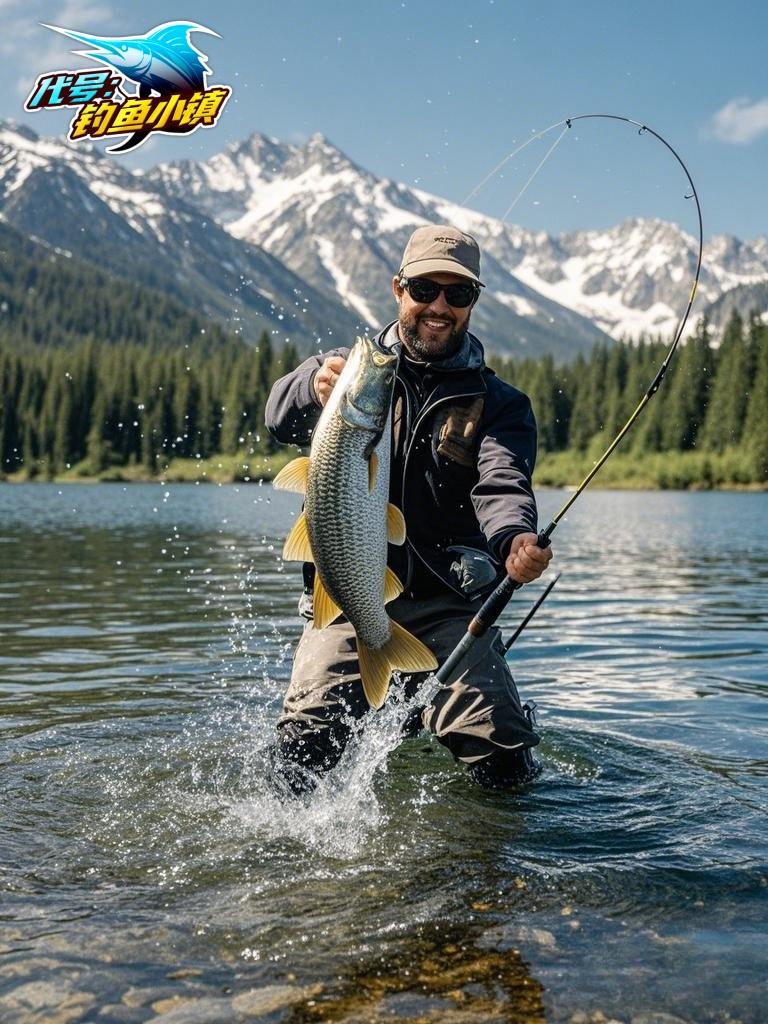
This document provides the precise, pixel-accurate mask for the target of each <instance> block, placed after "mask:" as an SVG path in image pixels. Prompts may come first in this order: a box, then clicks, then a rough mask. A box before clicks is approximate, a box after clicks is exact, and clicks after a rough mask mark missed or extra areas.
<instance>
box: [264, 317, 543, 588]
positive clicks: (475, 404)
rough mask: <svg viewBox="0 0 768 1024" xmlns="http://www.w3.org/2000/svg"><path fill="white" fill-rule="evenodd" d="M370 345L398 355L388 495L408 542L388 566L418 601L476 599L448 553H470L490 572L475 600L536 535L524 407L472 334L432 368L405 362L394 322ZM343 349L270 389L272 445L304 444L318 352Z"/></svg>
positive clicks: (311, 422) (530, 425)
mask: <svg viewBox="0 0 768 1024" xmlns="http://www.w3.org/2000/svg"><path fill="white" fill-rule="evenodd" d="M377 341H378V342H379V343H380V344H383V345H384V346H385V347H392V348H395V347H397V348H399V349H400V356H401V358H400V361H399V365H398V371H397V377H396V382H395V395H394V402H393V448H392V466H391V471H390V499H391V500H392V501H393V502H394V503H395V504H396V505H397V506H398V507H399V508H400V509H402V512H403V515H404V516H405V523H406V531H407V536H408V540H407V542H406V545H405V548H404V549H398V548H395V547H393V546H391V545H390V548H389V554H390V556H391V557H390V560H389V561H390V565H391V566H392V567H393V568H394V570H395V572H397V573H398V575H399V576H400V577H401V579H402V581H403V583H404V585H405V594H406V596H412V597H417V598H418V597H425V596H429V595H430V594H431V593H438V592H440V591H441V590H444V588H445V587H449V588H450V589H451V590H453V591H455V592H456V593H458V594H461V596H463V597H467V596H477V593H478V588H477V587H475V588H474V592H473V588H472V587H471V586H469V585H468V583H467V578H466V574H464V582H463V584H462V559H461V557H460V556H459V555H457V552H456V550H449V549H455V548H457V547H458V548H467V549H473V550H474V551H475V552H477V554H478V556H480V558H484V559H485V560H486V563H488V564H490V567H491V568H492V570H493V571H492V573H491V582H490V584H488V577H486V580H485V584H486V585H484V586H483V587H482V588H481V590H482V593H483V594H484V593H486V592H487V591H488V590H489V589H490V586H492V585H493V580H494V579H495V578H496V577H497V576H498V574H499V573H501V572H502V570H503V563H504V560H505V558H506V556H507V553H508V551H509V545H510V543H511V541H512V538H513V537H515V536H516V535H517V534H518V533H526V532H535V531H536V502H535V500H534V496H533V488H532V485H531V476H532V473H533V467H534V463H535V460H536V421H535V419H534V417H533V412H532V410H531V403H530V401H529V400H528V398H527V396H526V395H524V394H523V393H522V392H521V391H518V390H517V388H513V387H512V386H511V385H510V384H507V383H506V382H505V381H503V380H501V379H500V378H499V377H497V376H496V374H495V373H494V372H493V370H490V369H489V368H488V367H487V366H486V365H485V360H484V354H483V348H482V345H481V344H480V342H479V341H478V340H477V338H475V337H474V335H472V334H469V333H467V334H466V335H465V340H464V345H463V346H462V349H461V351H460V352H459V353H458V354H457V355H456V356H454V357H452V358H451V359H449V360H447V361H442V362H434V363H418V362H415V361H412V360H411V359H409V358H407V357H405V356H404V354H403V352H402V347H401V346H400V342H399V339H398V336H397V331H396V329H395V325H394V324H390V325H389V326H388V327H386V328H385V329H384V330H383V331H382V332H381V333H380V334H379V336H378V338H377ZM349 351H350V350H349V349H348V348H338V349H333V350H332V351H329V352H326V353H323V354H318V355H316V356H310V358H309V359H306V360H305V361H304V362H303V363H302V364H301V365H300V366H299V367H297V369H295V370H294V371H293V372H292V373H289V374H287V375H286V376H285V377H281V378H280V380H278V381H277V382H276V383H275V385H274V386H273V388H272V391H271V393H270V395H269V398H268V400H267V406H266V412H265V420H266V426H267V429H268V430H269V432H270V433H271V434H272V436H273V437H274V438H276V440H278V441H281V442H282V443H284V444H295V445H299V446H301V447H305V446H307V445H309V443H310V441H311V436H312V431H313V429H314V427H315V425H316V424H317V421H318V419H319V418H320V413H321V411H322V407H321V406H320V404H319V402H318V401H317V398H316V396H315V392H314V388H313V380H314V376H315V373H316V372H317V371H318V369H319V368H320V366H321V364H322V362H323V360H324V359H325V358H326V357H327V356H330V355H341V356H347V355H348V354H349ZM469 557H470V559H473V558H474V556H472V555H470V556H469ZM480 558H478V559H476V561H478V563H479V561H480Z"/></svg>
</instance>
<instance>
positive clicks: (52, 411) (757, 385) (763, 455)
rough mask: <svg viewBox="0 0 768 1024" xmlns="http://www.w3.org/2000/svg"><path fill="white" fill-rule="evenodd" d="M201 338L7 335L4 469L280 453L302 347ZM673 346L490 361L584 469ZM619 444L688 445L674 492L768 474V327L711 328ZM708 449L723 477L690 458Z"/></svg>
mask: <svg viewBox="0 0 768 1024" xmlns="http://www.w3.org/2000/svg"><path fill="white" fill-rule="evenodd" d="M197 339H198V340H196V341H194V342H191V343H188V344H185V345H182V346H181V347H179V348H170V347H168V346H167V345H165V344H163V345H159V344H149V345H147V344H138V343H127V344H120V345H115V344H104V343H98V342H96V341H94V340H92V339H89V340H86V341H81V342H79V343H77V344H75V345H73V346H70V347H61V346H50V345H47V346H43V345H36V344H33V343H31V342H29V341H27V342H26V343H22V344H14V345H10V344H8V343H7V342H4V341H3V340H2V339H0V472H1V473H2V474H4V475H10V474H19V473H20V474H23V475H26V476H29V477H33V476H42V477H45V478H50V477H52V476H54V475H57V474H60V473H62V472H65V471H66V470H67V469H69V468H70V467H73V466H75V465H77V467H78V471H79V472H80V473H82V474H84V475H94V476H98V475H104V474H105V473H108V472H109V470H110V469H111V468H114V467H121V466H138V467H143V469H144V470H145V471H146V474H147V475H152V474H156V473H158V472H160V471H162V470H164V468H165V466H166V465H167V464H168V462H169V461H170V460H173V459H178V458H185V459H208V458H210V457H212V456H216V455H221V454H224V455H235V454H236V453H242V454H243V455H250V456H253V455H256V456H269V455H271V454H273V453H274V451H275V447H276V446H275V445H274V442H273V441H272V440H271V438H270V437H269V435H268V434H267V432H266V430H265V428H264V405H265V402H266V398H267V395H268V394H269V390H270V388H271V386H272V384H273V383H274V381H275V380H276V379H277V378H278V377H279V376H280V375H282V374H283V373H286V372H288V371H289V370H291V369H293V368H294V367H295V366H296V365H297V364H298V362H299V361H300V360H299V357H298V355H297V353H296V351H295V350H294V349H293V348H292V346H290V345H281V346H280V347H279V348H276V347H273V344H272V343H271V341H270V338H269V336H268V335H267V333H266V332H264V333H263V334H262V336H261V337H260V338H259V341H258V344H257V345H256V346H255V347H248V346H246V345H245V344H244V343H242V342H241V341H239V340H238V339H236V338H231V337H230V338H227V337H226V336H225V335H223V334H222V335H221V336H219V337H217V338H216V339H215V341H214V340H213V339H211V338H207V337H201V336H200V335H199V333H198V335H197ZM666 349H667V345H666V344H662V343H661V342H659V341H650V342H643V343H640V344H637V345H614V346H609V347H601V346H599V347H597V348H595V349H594V350H593V351H592V352H591V353H590V354H589V355H587V356H579V358H578V359H576V361H575V362H573V363H571V364H569V365H567V366H558V365H555V363H554V361H553V360H552V358H551V357H550V356H544V357H541V358H539V359H526V360H518V361H510V360H503V359H502V360H498V359H497V360H491V363H492V365H493V366H494V369H495V370H496V371H497V372H498V373H499V374H500V375H501V376H502V377H503V378H504V379H505V380H508V381H510V382H511V383H513V384H515V385H516V386H518V387H520V388H521V389H522V390H523V391H525V392H527V394H529V395H530V397H531V400H532V402H533V406H534V410H535V412H536V418H537V421H538V425H539V437H540V448H541V450H542V451H543V452H545V453H547V452H549V453H555V454H554V455H553V456H552V459H554V460H556V459H557V458H558V457H559V456H558V455H557V453H573V455H574V460H572V462H571V463H568V466H569V467H570V465H571V464H572V465H574V466H575V465H576V463H577V460H576V456H578V457H579V458H581V463H579V465H581V464H582V463H584V462H586V463H588V462H589V459H594V458H596V457H597V456H598V455H599V454H600V452H601V451H602V450H603V449H604V448H605V446H606V445H607V444H608V442H609V441H610V440H611V439H612V438H613V437H614V436H615V434H616V433H617V432H618V431H619V429H620V428H621V426H622V425H623V424H624V423H625V422H626V420H627V418H628V417H629V415H630V414H631V412H632V410H633V409H634V408H635V407H636V406H637V404H638V402H639V400H640V399H641V397H642V395H643V394H644V393H645V390H646V388H647V387H648V385H649V384H650V382H651V380H652V379H653V377H654V375H655V373H656V371H657V369H658V367H659V365H660V364H661V362H662V360H663V358H664V355H665V352H666ZM621 452H622V453H624V455H625V456H632V457H634V458H635V459H636V460H640V459H641V458H649V457H650V454H652V453H659V452H663V453H687V455H686V458H687V463H686V465H688V466H689V469H688V470H687V472H688V473H689V477H688V478H687V479H685V480H683V481H682V483H680V484H676V483H674V482H673V483H672V484H669V485H672V486H676V485H682V486H688V485H691V484H693V485H704V486H706V485H716V484H719V483H744V484H749V483H752V484H764V483H765V482H766V481H768V325H766V324H763V322H762V321H761V319H760V318H759V317H758V316H757V315H755V316H752V317H751V318H750V319H749V321H748V322H747V323H744V322H743V321H742V320H741V318H740V317H739V316H738V315H737V314H734V316H733V317H732V318H731V320H730V322H729V324H728V326H727V329H726V331H725V333H724V336H723V338H722V341H721V343H720V344H719V345H718V346H715V345H713V344H712V339H711V338H710V335H709V330H708V327H707V325H706V323H703V324H702V325H701V326H700V328H699V329H698V331H697V333H696V334H695V335H694V336H693V337H691V338H689V339H688V341H687V342H686V343H685V344H684V345H682V346H681V347H680V349H679V350H678V352H677V354H676V356H675V358H674V360H673V361H672V363H671V365H670V369H669V373H668V374H667V378H666V379H665V381H664V383H663V385H662V388H661V391H660V393H659V395H658V396H657V397H656V398H654V399H653V400H652V401H651V403H650V405H649V407H648V409H647V410H646V411H644V413H643V415H642V417H641V418H640V419H639V421H638V423H637V426H636V428H635V429H634V430H633V431H632V433H631V434H630V435H629V436H628V438H627V439H626V441H625V442H624V444H623V445H622V449H621ZM706 453H711V455H712V459H713V460H714V461H713V463H712V464H713V465H714V464H715V462H716V463H717V465H718V466H719V469H718V471H717V474H715V475H712V473H711V471H710V469H708V468H707V465H709V464H708V463H707V462H706V460H703V461H702V460H699V461H697V459H694V458H693V457H692V456H693V455H694V454H702V455H705V454H706ZM688 455H690V456H691V457H690V458H689V457H688ZM670 459H671V455H670V456H669V457H668V458H667V461H669V460H670ZM718 460H719V461H718ZM723 466H726V468H727V471H726V472H725V475H723V472H724V471H723ZM690 467H692V468H690ZM569 472H570V468H569ZM691 474H693V475H694V476H695V475H696V474H698V476H699V477H700V479H698V480H697V479H693V478H691V476H690V475H691ZM707 474H710V476H709V477H708V476H707Z"/></svg>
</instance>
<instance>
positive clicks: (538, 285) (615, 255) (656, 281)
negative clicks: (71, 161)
mask: <svg viewBox="0 0 768 1024" xmlns="http://www.w3.org/2000/svg"><path fill="white" fill-rule="evenodd" d="M150 176H151V177H154V178H157V179H158V180H160V181H162V182H163V184H164V186H165V188H166V189H167V190H168V192H169V193H171V194H173V195H179V196H185V197H186V198H187V199H188V200H190V201H192V202H194V203H196V204H198V205H199V206H200V208H201V209H204V210H206V212H208V213H209V214H210V215H211V217H213V218H214V219H215V220H217V221H218V222H219V223H220V224H222V225H223V226H225V227H226V229H227V230H228V231H229V232H230V233H231V234H233V235H235V236H236V237H238V238H242V239H244V240H247V241H250V242H253V243H256V244H258V245H261V246H263V247H264V248H265V249H266V250H267V251H269V252H271V253H273V254H274V255H275V256H277V257H278V258H279V259H281V260H283V261H284V262H285V263H286V264H288V265H289V266H290V267H292V269H294V270H295V271H296V272H297V273H299V274H300V275H301V276H302V277H303V278H305V279H306V280H309V281H311V282H312V283H313V284H316V285H318V286H321V285H322V286H323V287H329V286H335V287H336V289H337V291H338V293H339V295H340V296H341V297H342V299H343V300H344V301H345V302H346V303H347V304H348V305H349V306H350V307H351V308H353V309H355V310H357V311H358V312H359V313H360V315H361V316H363V317H364V318H366V317H367V318H371V316H373V317H375V318H379V319H381V318H382V317H384V316H386V315H387V312H386V310H387V309H389V308H390V307H389V305H388V299H387V294H386V288H382V285H381V281H382V280H387V278H388V275H390V274H391V272H392V270H393V269H394V268H395V267H396V265H397V261H398V260H399V258H400V254H401V252H402V248H403V245H404V243H405V241H406V239H407V237H408V235H409V233H410V232H411V231H412V230H413V229H414V228H415V227H418V226H419V225H421V224H424V223H430V222H432V223H434V222H447V223H451V224H455V225H457V226H459V227H461V228H463V229H464V230H467V231H470V232H472V233H473V234H475V235H476V236H477V238H478V240H479V241H480V242H481V246H482V248H483V253H484V257H485V262H484V276H485V278H486V279H487V282H488V285H489V292H490V293H491V294H492V297H493V300H494V302H495V303H498V304H500V305H502V306H505V307H506V308H507V309H508V310H509V311H510V313H512V314H514V315H515V317H516V319H517V322H518V329H522V330H523V332H524V331H525V327H524V326H523V327H521V326H520V322H522V324H525V323H528V324H532V323H536V322H540V323H545V322H546V320H547V318H548V317H553V318H554V319H555V320H557V318H562V317H563V313H562V309H567V310H570V311H572V312H573V313H576V314H578V315H579V316H581V317H585V318H587V319H589V320H590V321H592V322H593V323H594V324H596V325H597V326H598V327H600V328H601V329H602V330H603V331H606V332H607V333H609V334H611V335H612V336H613V337H616V338H618V337H622V336H624V337H630V338H636V337H638V336H639V335H640V334H642V333H664V334H666V333H669V332H670V331H672V330H673V329H674V328H675V327H676V325H677V321H678V319H679V316H680V313H681V311H682V309H683V307H684V305H685V302H686V300H687V297H688V293H689V290H690V282H691V280H692V277H693V273H694V269H695V265H696V255H697V249H698V244H697V241H696V240H695V239H694V238H692V237H691V236H690V235H688V234H686V233H685V232H683V231H682V230H680V228H678V227H677V226H675V225H674V224H669V223H667V222H665V221H661V220H640V219H630V220H627V221H625V222H623V223H622V224H619V225H617V226H616V227H614V228H612V229H610V230H607V231H576V232H570V233H567V234H563V235H561V236H559V237H553V236H551V235H548V234H546V233H544V232H531V231H526V230H525V229H523V228H520V227H517V226H515V225H510V224H504V223H502V222H501V221H499V220H496V219H494V218H492V217H487V216H485V215H483V214H480V213H477V212H475V211H472V210H469V209H466V208H464V207H461V206H458V205H457V204H455V203H451V202H449V201H447V200H444V199H440V198H438V197H437V196H433V195H430V194H429V193H426V192H423V191H421V190H419V189H411V188H408V187H406V186H405V185H401V184H398V183H396V182H393V181H389V180H387V179H382V178H377V177H376V176H375V175H373V174H371V173H370V172H368V171H365V170H363V169H362V168H360V167H358V166H357V165H356V164H355V163H353V162H352V161H351V160H350V159H349V158H348V157H346V156H345V155H344V154H343V153H341V152H340V151H339V150H338V149H336V148H335V147H334V146H333V145H332V144H331V143H330V142H328V140H327V139H325V138H323V137H322V136H321V135H315V136H313V137H312V138H311V139H309V140H308V142H307V143H305V144H304V145H302V146H294V145H289V144H287V143H284V142H280V141H279V140H277V139H273V138H268V137H266V136H264V135H260V134H255V135H253V136H252V137H251V138H250V139H247V140H245V141H244V142H241V143H238V144H236V145H233V146H230V147H228V148H227V149H226V150H225V151H224V152H222V153H220V154H217V155H216V156H214V157H212V158H211V159H210V160H208V161H205V162H204V163H192V162H185V163H176V164H170V165H162V166H160V167H159V168H157V170H156V171H154V172H151V174H150ZM766 279H768V240H766V239H765V238H758V239H756V240H754V241H752V242H742V241H740V240H739V239H737V238H734V237H732V236H725V235H721V236H716V237H713V238H712V239H710V240H709V242H708V243H707V245H706V247H705V254H704V265H703V270H702V275H701V282H700V285H699V299H698V306H697V308H698V310H699V311H701V310H703V309H704V308H706V306H707V305H708V304H709V303H711V302H714V301H715V300H717V299H718V298H719V297H720V296H721V295H722V294H723V293H724V292H726V291H729V290H730V289H732V288H736V287H738V286H743V285H748V284H754V283H756V282H759V281H764V280H766ZM486 299H487V296H484V298H483V304H481V305H480V306H478V307H477V309H476V311H475V312H474V313H473V320H475V321H476V322H477V324H478V327H479V328H481V329H484V330H487V328H488V326H489V324H484V323H482V322H481V316H482V309H483V306H486V310H487V305H488V304H487V303H486ZM543 299H548V300H549V301H550V303H552V305H548V304H546V303H544V302H543V301H542V300H543ZM487 311H488V313H489V319H490V314H491V312H492V311H491V310H487ZM569 326H570V327H571V329H573V327H574V322H571V323H570V324H569Z"/></svg>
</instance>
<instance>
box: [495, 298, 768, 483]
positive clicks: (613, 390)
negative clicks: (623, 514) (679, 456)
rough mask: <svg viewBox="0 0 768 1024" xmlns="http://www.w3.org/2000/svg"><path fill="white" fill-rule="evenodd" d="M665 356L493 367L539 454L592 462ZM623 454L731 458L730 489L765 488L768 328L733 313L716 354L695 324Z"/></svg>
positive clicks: (614, 355) (625, 352)
mask: <svg viewBox="0 0 768 1024" xmlns="http://www.w3.org/2000/svg"><path fill="white" fill-rule="evenodd" d="M668 348H669V342H665V343H662V342H660V341H651V342H648V341H646V342H641V343H639V344H637V345H631V344H626V345H613V346H610V347H608V346H597V347H596V348H594V349H593V350H592V351H591V352H590V353H589V355H587V356H579V357H578V358H577V359H576V360H575V361H574V362H573V363H570V364H569V365H566V366H556V365H555V364H554V362H553V360H552V359H551V357H550V356H544V357H543V358H540V359H526V360H521V361H514V360H495V361H494V360H491V361H490V362H491V365H492V366H493V368H494V369H495V370H496V371H497V373H499V375H500V376H502V377H503V378H504V379H505V380H508V381H510V382H511V383H513V384H515V385H516V386H517V387H519V388H520V389H521V390H523V391H525V392H526V394H528V395H529V396H530V398H531V401H532V403H533V408H534V411H535V414H536V420H537V422H538V427H539V444H540V448H541V449H542V450H543V451H545V452H563V451H570V452H574V453H578V452H582V453H586V454H588V455H590V456H592V457H593V458H597V457H598V456H599V455H600V454H601V453H602V451H603V450H604V449H605V447H607V445H608V444H609V443H610V441H611V440H612V439H613V438H614V436H615V435H616V434H617V433H618V431H619V430H620V429H621V427H622V426H623V425H624V423H626V421H627V419H628V418H629V416H630V415H631V413H632V411H633V410H634V409H635V408H636V406H637V404H638V402H639V401H640V399H641V398H642V396H643V395H644V394H645V391H646V389H647V388H648V386H649V385H650V383H651V381H652V380H653V379H654V376H655V374H656V371H657V370H658V368H659V366H660V365H661V363H662V361H663V359H664V356H665V354H666V352H667V350H668ZM621 451H622V452H627V453H632V454H634V455H635V456H640V455H646V454H650V453H654V452H669V453H672V452H700V453H702V454H707V453H711V454H712V455H722V454H723V453H726V452H729V453H730V454H731V456H732V459H731V461H732V464H733V473H732V475H731V480H730V482H734V483H765V482H766V481H768V325H766V324H764V323H763V322H762V320H761V318H760V316H758V315H757V314H754V315H753V316H751V317H750V318H749V320H748V321H747V322H746V323H745V322H744V321H743V319H742V318H741V317H740V316H739V314H738V313H734V314H733V315H732V317H731V319H730V321H729V323H728V325H727V327H726V329H725V331H724V333H723V337H722V340H721V342H720V344H719V345H717V346H715V345H713V343H712V338H711V336H710V331H709V327H708V325H707V323H706V321H702V322H701V323H700V326H699V328H698V329H697V331H696V333H695V334H694V335H693V336H692V337H690V338H689V339H688V340H687V341H686V342H685V343H684V344H683V345H681V346H680V347H679V349H678V351H677V353H676V354H675V356H674V357H673V360H672V362H671V364H670V367H669V370H668V373H667V375H666V377H665V379H664V382H663V384H662V385H661V388H660V390H659V393H658V394H657V395H656V397H654V398H653V399H652V400H651V402H650V404H649V406H648V408H647V409H646V410H644V411H643V413H642V416H641V417H640V418H639V419H638V421H637V424H636V426H634V427H633V429H632V431H631V432H630V434H629V435H628V436H627V438H626V440H625V441H624V442H623V443H622V448H621ZM702 465H703V463H702ZM701 482H702V483H703V484H706V483H707V482H708V481H707V480H703V481H701Z"/></svg>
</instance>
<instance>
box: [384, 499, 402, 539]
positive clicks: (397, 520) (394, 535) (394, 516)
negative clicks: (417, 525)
mask: <svg viewBox="0 0 768 1024" xmlns="http://www.w3.org/2000/svg"><path fill="white" fill-rule="evenodd" d="M387 540H388V541H389V543H390V544H405V516H404V515H403V513H402V512H401V511H400V509H399V508H398V507H397V505H393V504H392V502H390V503H389V505H387Z"/></svg>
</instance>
